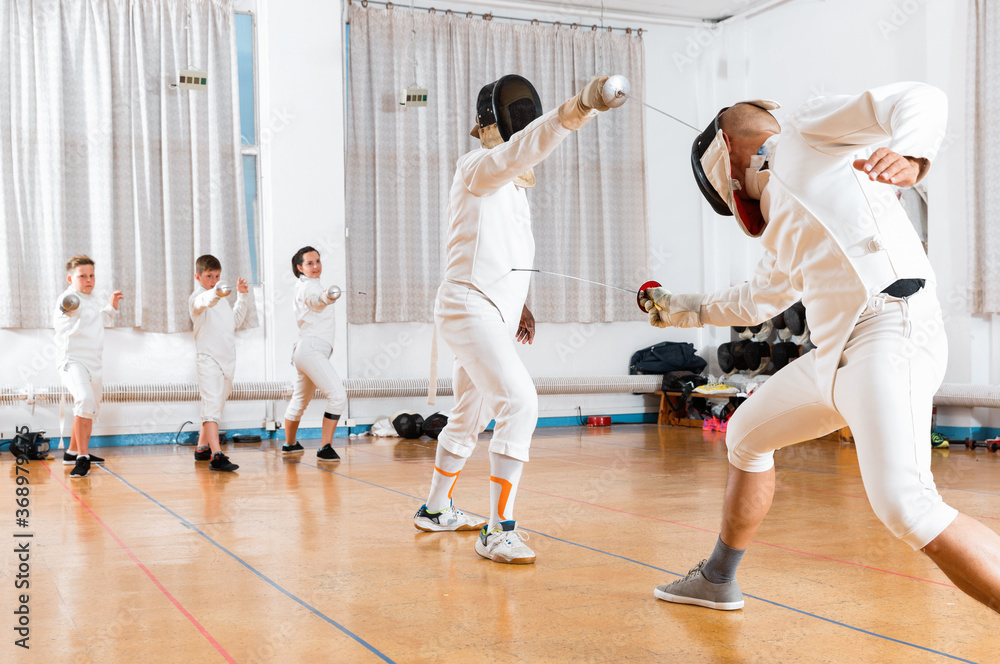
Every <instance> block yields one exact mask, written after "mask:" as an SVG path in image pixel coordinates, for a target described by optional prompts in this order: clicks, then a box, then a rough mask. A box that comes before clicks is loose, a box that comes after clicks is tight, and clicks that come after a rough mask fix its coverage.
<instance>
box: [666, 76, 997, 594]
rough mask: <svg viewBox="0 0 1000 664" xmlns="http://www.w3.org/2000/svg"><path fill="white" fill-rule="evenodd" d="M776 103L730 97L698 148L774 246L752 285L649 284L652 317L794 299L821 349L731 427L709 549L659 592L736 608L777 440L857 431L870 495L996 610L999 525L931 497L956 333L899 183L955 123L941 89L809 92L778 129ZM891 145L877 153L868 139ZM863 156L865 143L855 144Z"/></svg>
mask: <svg viewBox="0 0 1000 664" xmlns="http://www.w3.org/2000/svg"><path fill="white" fill-rule="evenodd" d="M776 107H777V105H776V104H774V103H773V102H764V101H754V102H744V103H741V104H737V105H735V106H733V107H731V108H729V109H723V111H721V112H720V113H719V115H718V116H717V118H716V120H715V121H713V123H712V124H711V125H709V127H708V129H706V130H705V132H704V133H703V134H702V135H701V136H699V137H698V139H697V140H696V141H695V144H694V147H693V149H692V165H693V167H694V171H695V176H696V180H697V181H698V184H699V186H700V188H701V190H702V193H703V194H704V195H705V196H706V198H707V199H708V200H709V202H710V203H711V204H712V206H713V207H714V208H715V210H716V211H717V212H719V213H720V214H728V215H733V214H735V216H736V218H737V220H738V221H739V223H740V225H741V227H742V229H743V230H744V232H746V233H747V234H748V235H750V236H751V237H759V238H760V241H761V244H762V245H763V246H764V248H765V250H766V253H765V255H764V258H763V259H762V260H761V262H760V263H759V264H758V266H757V269H756V273H755V275H754V277H753V278H752V279H751V280H750V281H748V282H747V283H745V284H742V285H740V286H734V287H732V288H727V289H723V290H721V291H718V292H716V293H712V294H710V295H703V294H694V295H680V294H677V295H671V294H670V293H669V292H668V291H666V290H665V289H662V288H657V289H652V290H651V291H649V292H647V293H646V295H647V296H648V300H647V301H646V304H647V310H648V311H650V322H651V323H652V324H653V325H656V326H660V327H663V326H667V325H673V326H677V327H693V326H701V325H706V324H708V325H720V326H729V325H754V324H757V323H761V322H763V321H766V320H768V319H769V318H771V317H772V316H775V315H777V314H778V313H780V312H781V311H783V310H784V309H785V308H787V307H788V306H790V305H791V304H792V303H794V302H795V301H797V300H798V299H800V298H801V300H802V302H803V304H804V305H805V307H806V311H807V315H808V319H809V328H810V330H811V333H812V341H813V343H814V344H815V345H816V349H815V350H813V351H811V352H809V353H807V354H806V355H804V356H802V357H801V358H799V359H798V360H796V361H795V362H793V363H792V364H790V365H788V366H786V367H785V368H783V369H781V370H780V371H778V372H777V373H776V374H775V375H774V376H773V377H772V378H771V379H770V380H768V381H767V382H766V383H764V384H763V385H762V386H761V387H760V388H759V389H758V390H757V391H756V392H755V393H754V394H753V396H752V397H750V398H749V399H748V400H747V401H746V402H745V403H744V404H743V405H742V406H740V408H739V409H738V410H737V411H736V413H735V414H734V415H733V417H732V419H731V420H730V421H729V427H728V432H727V435H726V444H727V447H728V448H729V462H730V468H729V481H728V484H727V487H726V494H725V498H724V506H723V523H722V529H721V534H720V536H719V539H718V541H717V542H716V546H715V550H714V551H713V552H712V555H711V556H710V557H709V558H708V559H707V560H703V561H702V562H701V563H699V564H698V565H696V566H695V567H694V568H693V569H692V570H691V571H690V572H689V573H688V576H687V577H685V578H683V579H680V580H678V581H675V582H673V583H671V584H666V585H663V586H659V587H657V588H656V590H655V592H654V594H655V596H656V597H657V598H659V599H663V600H666V601H669V602H679V603H684V604H697V605H700V606H706V607H709V608H714V609H722V610H732V609H739V608H742V607H743V595H742V593H741V592H740V589H739V585H738V584H737V582H736V579H735V573H736V567H737V565H738V564H739V562H740V559H741V558H742V556H743V552H744V551H745V549H746V547H747V545H748V544H749V543H750V541H751V540H752V538H753V536H754V534H755V533H756V531H757V528H758V527H759V526H760V523H761V522H762V521H763V519H764V516H765V515H766V514H767V511H768V509H769V508H770V505H771V500H772V498H773V495H774V482H775V476H774V460H773V456H774V451H775V450H776V449H780V448H782V447H785V446H787V445H792V444H795V443H797V442H799V441H803V440H811V439H814V438H817V437H819V436H822V435H824V434H827V433H829V432H831V431H835V430H837V429H839V428H842V427H844V426H850V428H851V431H852V433H853V434H854V439H855V446H856V450H857V453H858V463H859V466H860V469H861V476H862V479H863V481H864V486H865V492H866V493H867V494H868V498H869V500H870V501H871V504H872V508H873V510H874V511H875V513H876V515H877V516H878V517H879V519H881V521H882V522H883V523H884V524H885V525H886V527H888V528H889V530H890V531H891V532H892V533H893V534H894V535H896V536H897V537H899V538H900V539H902V540H903V541H904V542H906V543H907V544H909V545H910V546H911V547H912V548H913V549H915V550H916V549H921V550H923V551H924V553H926V554H927V555H928V556H929V557H930V558H931V559H932V560H933V561H934V562H935V563H936V564H937V565H938V566H939V567H940V568H941V569H942V571H944V573H945V574H947V575H948V577H949V578H950V579H951V580H952V581H953V582H954V583H955V585H957V586H958V587H959V588H961V589H962V590H963V591H965V592H966V593H968V594H969V595H971V596H972V597H974V598H975V599H977V600H979V601H981V602H983V603H984V604H986V605H987V606H989V607H990V608H992V609H994V610H997V611H1000V536H998V535H997V534H996V533H995V532H993V531H992V530H991V529H989V528H987V527H986V526H984V525H983V524H981V523H979V522H977V521H975V520H973V519H971V518H969V517H967V516H965V515H963V514H959V513H958V512H957V511H956V510H955V509H953V508H951V507H949V506H948V505H946V504H945V503H944V501H943V500H942V498H941V496H940V495H938V493H937V489H936V488H935V485H934V480H933V477H932V475H931V469H930V449H931V448H930V445H929V444H928V442H927V435H928V431H930V417H931V406H932V399H933V396H934V393H935V392H936V391H937V388H938V386H939V385H940V384H941V380H942V378H943V375H944V370H945V365H946V363H947V343H946V340H945V334H944V325H943V322H942V319H941V309H940V306H939V304H938V301H937V297H936V294H935V292H934V286H935V277H934V272H933V270H932V269H931V265H930V262H929V261H928V260H927V257H926V255H925V253H924V250H923V247H922V245H921V243H920V240H919V239H918V237H917V235H916V233H915V232H914V230H913V226H912V225H911V224H910V222H909V220H908V219H907V217H906V215H905V213H904V211H903V209H902V207H901V206H900V205H899V203H898V201H897V199H896V197H895V196H894V195H893V194H892V192H891V191H890V190H889V189H888V188H886V187H885V186H884V184H880V183H892V184H896V185H898V186H901V187H907V186H912V185H913V184H915V183H916V182H917V181H919V180H920V179H921V178H922V177H923V176H924V175H925V174H926V173H927V171H928V170H929V168H930V160H931V159H932V158H933V157H934V155H935V153H936V152H937V149H938V146H939V145H940V142H941V138H942V137H943V136H944V132H945V121H946V116H947V99H946V98H945V96H944V94H943V93H941V91H940V90H937V89H936V88H932V87H930V86H927V85H922V84H918V83H898V84H894V85H889V86H885V87H882V88H876V89H874V90H870V91H868V92H865V93H863V94H861V95H857V96H853V97H851V96H842V97H826V98H820V99H815V100H812V101H810V102H809V103H807V104H806V105H804V106H803V107H801V108H799V109H797V110H796V111H794V112H793V113H792V115H791V117H790V121H789V122H787V123H786V124H785V125H784V126H780V127H779V126H778V124H777V123H776V122H775V120H774V118H773V117H772V116H771V114H770V113H769V112H768V110H769V109H773V108H776ZM878 143H888V147H880V148H878V149H877V150H875V152H874V153H873V154H872V155H871V156H870V157H869V158H867V159H856V157H858V156H859V153H862V154H867V149H870V147H869V146H872V145H875V144H878ZM862 151H863V152H862Z"/></svg>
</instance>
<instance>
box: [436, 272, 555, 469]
mask: <svg viewBox="0 0 1000 664" xmlns="http://www.w3.org/2000/svg"><path fill="white" fill-rule="evenodd" d="M434 318H435V323H436V324H437V327H438V332H439V333H440V334H441V337H442V338H443V339H444V340H445V342H446V343H447V344H448V346H449V347H450V348H451V350H452V352H453V353H455V371H454V380H453V384H452V387H453V389H454V392H455V407H454V408H453V409H452V411H451V417H449V418H448V425H447V426H446V427H445V428H444V429H443V430H442V431H441V435H440V436H439V437H438V444H440V445H442V446H444V449H446V450H448V451H449V452H451V453H452V454H457V455H459V456H462V457H468V456H470V455H471V454H472V451H473V450H474V449H475V447H476V439H477V437H478V436H479V434H480V433H481V432H482V431H483V430H484V429H485V428H486V426H487V425H488V424H489V423H490V420H491V419H496V428H495V429H494V431H493V439H492V440H491V441H490V452H496V453H498V454H504V455H506V456H509V457H513V458H515V459H519V460H521V461H527V460H528V448H529V447H530V446H531V435H532V433H534V431H535V424H536V423H537V421H538V395H537V393H536V392H535V384H534V383H533V382H532V380H531V376H530V375H528V370H527V369H526V368H525V367H524V363H523V362H522V361H521V358H520V357H519V356H518V354H517V351H516V350H515V346H514V343H515V341H514V335H515V333H516V331H517V325H518V323H519V320H508V321H504V320H503V318H502V317H501V316H500V311H499V310H498V309H497V308H496V307H495V306H494V305H493V303H492V302H490V300H489V299H488V298H487V297H486V296H485V295H483V294H482V293H480V292H479V291H477V290H475V289H473V288H469V287H467V286H462V285H459V284H454V283H450V282H447V281H446V282H444V283H443V284H441V288H440V289H438V296H437V301H436V303H435V306H434Z"/></svg>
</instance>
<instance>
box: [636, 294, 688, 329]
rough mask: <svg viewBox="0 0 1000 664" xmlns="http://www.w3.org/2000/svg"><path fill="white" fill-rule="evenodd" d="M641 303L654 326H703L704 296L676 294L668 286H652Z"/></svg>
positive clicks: (641, 299)
mask: <svg viewBox="0 0 1000 664" xmlns="http://www.w3.org/2000/svg"><path fill="white" fill-rule="evenodd" d="M643 295H644V296H645V297H642V298H640V300H639V303H640V304H641V305H642V307H643V309H645V310H646V311H648V312H649V324H650V325H652V326H653V327H701V324H702V323H701V301H702V299H703V297H704V296H702V295H699V294H695V295H682V294H678V295H674V294H673V293H671V292H670V291H668V290H667V289H666V288H650V289H648V290H646V291H644V292H643Z"/></svg>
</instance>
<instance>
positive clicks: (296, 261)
mask: <svg viewBox="0 0 1000 664" xmlns="http://www.w3.org/2000/svg"><path fill="white" fill-rule="evenodd" d="M310 251H315V252H316V254H317V255H319V251H317V250H316V249H313V248H312V247H309V246H306V247H302V248H301V249H299V250H298V251H296V252H295V255H294V256H292V274H294V275H295V278H296V279H298V278H299V277H301V276H302V272H301V271H300V270H299V266H300V265H302V261H303V260H304V259H305V255H306V254H308V253H309V252H310Z"/></svg>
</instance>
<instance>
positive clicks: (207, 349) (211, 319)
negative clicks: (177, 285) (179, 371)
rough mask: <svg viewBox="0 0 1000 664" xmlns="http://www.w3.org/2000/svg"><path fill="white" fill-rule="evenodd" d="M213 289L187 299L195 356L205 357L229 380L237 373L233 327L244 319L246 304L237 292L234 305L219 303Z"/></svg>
mask: <svg viewBox="0 0 1000 664" xmlns="http://www.w3.org/2000/svg"><path fill="white" fill-rule="evenodd" d="M223 299H225V298H222V297H219V295H218V294H217V293H216V292H215V289H214V288H211V289H206V288H202V287H201V285H200V284H196V285H195V290H194V292H193V293H191V297H190V298H189V299H188V309H189V312H190V314H191V322H192V323H194V347H195V355H196V356H198V355H206V356H208V357H211V358H212V359H213V360H215V361H216V362H218V363H219V367H220V368H221V369H222V374H223V375H224V376H225V377H226V378H232V377H233V374H234V373H235V372H236V328H237V327H239V326H240V325H242V324H243V319H245V318H246V317H247V311H248V303H247V298H246V295H245V294H244V293H240V292H239V291H237V292H236V306H235V307H230V305H229V303H228V302H226V303H223V304H219V301H220V300H223Z"/></svg>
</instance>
